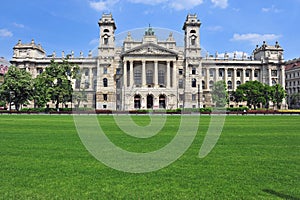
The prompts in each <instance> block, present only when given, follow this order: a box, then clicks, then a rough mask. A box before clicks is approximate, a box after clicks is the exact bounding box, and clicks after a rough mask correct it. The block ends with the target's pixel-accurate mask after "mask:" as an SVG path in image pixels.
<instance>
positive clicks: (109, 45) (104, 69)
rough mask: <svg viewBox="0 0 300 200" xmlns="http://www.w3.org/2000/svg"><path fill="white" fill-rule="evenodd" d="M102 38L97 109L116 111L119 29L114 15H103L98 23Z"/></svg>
mask: <svg viewBox="0 0 300 200" xmlns="http://www.w3.org/2000/svg"><path fill="white" fill-rule="evenodd" d="M98 24H99V27H100V38H99V47H98V60H97V91H96V108H97V109H110V110H115V105H116V90H115V87H116V81H115V77H114V73H115V68H116V64H115V63H116V60H115V59H114V58H115V30H116V29H117V27H116V24H115V21H114V19H113V17H112V14H103V15H102V18H101V19H100V20H99V22H98Z"/></svg>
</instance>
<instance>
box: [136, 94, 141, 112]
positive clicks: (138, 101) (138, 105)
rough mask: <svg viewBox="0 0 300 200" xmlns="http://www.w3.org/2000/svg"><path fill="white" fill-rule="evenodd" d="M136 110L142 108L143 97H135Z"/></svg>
mask: <svg viewBox="0 0 300 200" xmlns="http://www.w3.org/2000/svg"><path fill="white" fill-rule="evenodd" d="M134 108H135V109H140V108H141V96H140V95H138V94H137V95H135V96H134Z"/></svg>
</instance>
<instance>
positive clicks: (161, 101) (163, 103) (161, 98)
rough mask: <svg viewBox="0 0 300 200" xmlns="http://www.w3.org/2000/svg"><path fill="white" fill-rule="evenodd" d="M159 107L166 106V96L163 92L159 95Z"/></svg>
mask: <svg viewBox="0 0 300 200" xmlns="http://www.w3.org/2000/svg"><path fill="white" fill-rule="evenodd" d="M159 108H163V109H165V108H166V96H165V95H164V94H161V95H159Z"/></svg>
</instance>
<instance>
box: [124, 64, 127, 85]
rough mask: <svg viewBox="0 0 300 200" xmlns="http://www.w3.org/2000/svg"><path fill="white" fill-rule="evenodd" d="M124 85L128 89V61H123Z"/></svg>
mask: <svg viewBox="0 0 300 200" xmlns="http://www.w3.org/2000/svg"><path fill="white" fill-rule="evenodd" d="M123 83H124V87H127V61H126V60H124V61H123Z"/></svg>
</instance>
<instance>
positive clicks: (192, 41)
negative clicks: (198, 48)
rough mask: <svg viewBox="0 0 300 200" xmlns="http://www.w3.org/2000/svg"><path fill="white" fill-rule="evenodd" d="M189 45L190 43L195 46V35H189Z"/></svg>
mask: <svg viewBox="0 0 300 200" xmlns="http://www.w3.org/2000/svg"><path fill="white" fill-rule="evenodd" d="M191 45H192V46H195V45H196V36H195V35H192V36H191Z"/></svg>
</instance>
